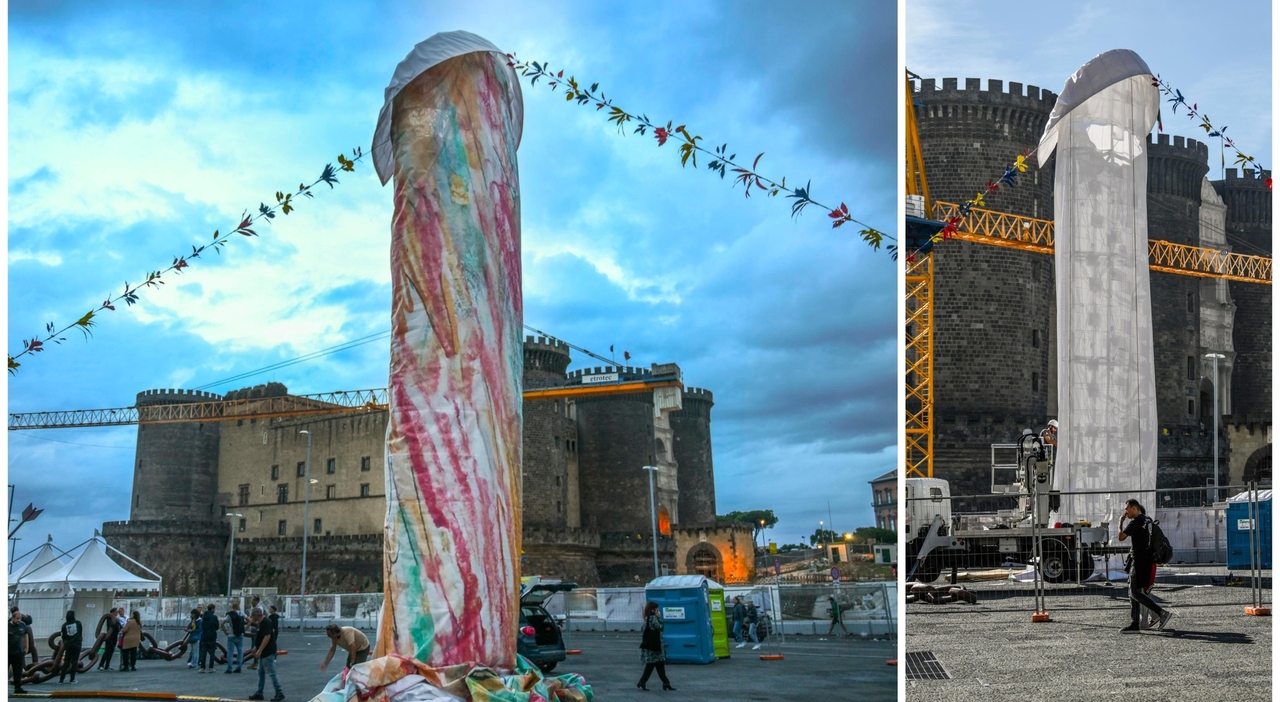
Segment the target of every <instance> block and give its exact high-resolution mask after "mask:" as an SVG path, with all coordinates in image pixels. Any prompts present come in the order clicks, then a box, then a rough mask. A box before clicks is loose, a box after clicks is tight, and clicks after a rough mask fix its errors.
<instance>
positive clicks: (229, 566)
mask: <svg viewBox="0 0 1280 702" xmlns="http://www.w3.org/2000/svg"><path fill="white" fill-rule="evenodd" d="M226 516H228V517H243V516H244V515H243V514H240V513H238V512H227V514H226ZM238 526H239V525H238V524H236V523H235V522H232V523H231V557H230V558H229V559H228V561H227V598H228V599H230V597H231V574H232V573H234V572H235V566H236V528H237V527H238Z"/></svg>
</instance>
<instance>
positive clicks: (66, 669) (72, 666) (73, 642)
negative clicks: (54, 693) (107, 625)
mask: <svg viewBox="0 0 1280 702" xmlns="http://www.w3.org/2000/svg"><path fill="white" fill-rule="evenodd" d="M83 645H84V626H82V625H81V624H80V622H78V621H76V613H75V612H74V611H69V612H67V621H66V623H64V624H63V625H62V660H61V661H59V664H58V665H57V666H56V668H57V670H58V684H59V685H61V684H62V682H63V681H64V680H66V677H67V674H68V673H70V674H71V682H72V684H74V683H75V681H76V668H78V667H80V648H81V647H82V646H83Z"/></svg>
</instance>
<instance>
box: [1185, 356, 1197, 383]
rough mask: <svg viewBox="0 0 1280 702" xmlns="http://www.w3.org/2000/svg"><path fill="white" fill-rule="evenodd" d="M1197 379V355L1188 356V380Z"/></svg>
mask: <svg viewBox="0 0 1280 702" xmlns="http://www.w3.org/2000/svg"><path fill="white" fill-rule="evenodd" d="M1195 379H1196V357H1195V356H1187V380H1195Z"/></svg>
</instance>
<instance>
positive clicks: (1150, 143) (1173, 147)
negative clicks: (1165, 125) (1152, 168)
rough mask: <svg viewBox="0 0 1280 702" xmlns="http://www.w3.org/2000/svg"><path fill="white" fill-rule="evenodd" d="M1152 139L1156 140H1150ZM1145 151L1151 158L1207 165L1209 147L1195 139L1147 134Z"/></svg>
mask: <svg viewBox="0 0 1280 702" xmlns="http://www.w3.org/2000/svg"><path fill="white" fill-rule="evenodd" d="M1152 137H1156V138H1155V139H1152ZM1170 141H1172V143H1170ZM1147 149H1148V153H1150V154H1151V155H1152V156H1164V157H1166V158H1175V157H1182V158H1187V159H1191V160H1193V161H1203V162H1204V163H1205V164H1208V163H1209V145H1208V144H1206V143H1204V142H1201V141H1196V140H1195V139H1187V138H1186V137H1180V136H1173V137H1170V135H1168V134H1148V135H1147ZM1233 170H1234V169H1233Z"/></svg>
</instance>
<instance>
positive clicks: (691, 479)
mask: <svg viewBox="0 0 1280 702" xmlns="http://www.w3.org/2000/svg"><path fill="white" fill-rule="evenodd" d="M682 405H683V408H682V409H681V410H680V411H679V412H673V413H671V429H672V434H673V435H674V438H675V441H674V443H675V446H674V453H675V463H676V465H677V466H679V474H678V485H679V505H680V511H679V514H680V520H679V526H680V527H681V528H684V529H688V528H691V527H705V526H712V525H714V524H715V523H716V478H715V471H714V468H713V466H712V462H711V408H712V407H713V406H714V405H715V400H714V398H713V396H712V394H711V391H710V390H704V389H702V388H685V390H684V398H683V400H682Z"/></svg>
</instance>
